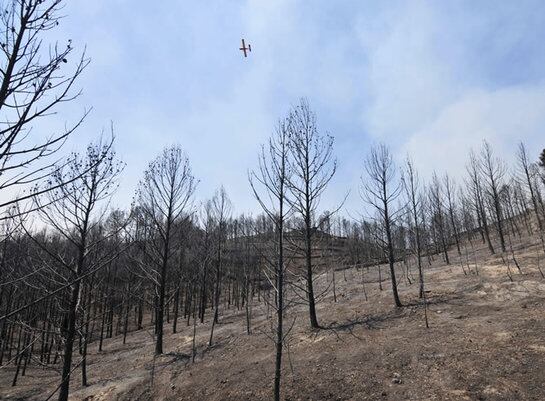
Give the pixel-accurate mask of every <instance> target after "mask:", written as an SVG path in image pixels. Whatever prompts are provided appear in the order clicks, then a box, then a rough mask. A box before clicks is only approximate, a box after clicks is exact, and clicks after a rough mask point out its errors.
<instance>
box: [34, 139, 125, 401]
mask: <svg viewBox="0 0 545 401" xmlns="http://www.w3.org/2000/svg"><path fill="white" fill-rule="evenodd" d="M112 142H113V139H112V141H111V142H108V143H102V142H99V143H98V144H93V145H89V146H88V147H87V151H86V154H85V155H83V156H81V155H77V154H76V155H74V156H73V157H70V158H69V162H68V163H65V164H63V165H62V166H61V167H60V168H59V169H57V170H56V171H55V173H54V174H53V175H52V176H51V177H50V178H48V179H47V183H46V184H45V186H46V188H50V190H49V191H47V192H45V193H44V194H43V195H42V196H40V197H36V198H34V200H35V203H36V209H37V210H39V211H40V215H41V217H42V219H43V221H44V222H45V223H46V224H47V225H48V226H49V227H51V228H52V229H53V230H54V231H55V232H56V233H57V234H58V235H60V236H61V237H62V238H64V240H65V241H66V242H67V244H69V247H68V248H67V249H66V250H63V251H62V252H61V253H57V252H56V251H55V250H51V249H48V248H47V244H42V243H40V242H37V243H38V244H39V245H40V247H41V248H42V249H43V250H44V251H45V253H46V256H47V257H48V258H51V262H50V263H51V264H50V266H51V268H53V267H52V266H60V268H61V271H58V272H56V274H55V275H54V277H57V279H59V278H60V279H61V280H62V281H61V282H60V283H59V284H61V285H62V287H61V288H63V287H66V289H67V290H69V292H68V293H66V297H65V299H63V300H62V303H61V305H63V307H64V308H65V312H64V321H63V327H62V333H63V337H64V354H63V355H64V357H63V368H62V381H61V385H60V388H59V398H58V399H59V401H66V400H67V399H68V392H69V386H70V375H71V372H72V351H73V348H74V339H75V336H76V331H77V330H78V329H77V327H76V322H77V321H78V316H79V315H80V314H81V313H84V312H85V310H84V309H83V306H82V305H83V303H84V300H83V299H82V295H81V291H82V288H83V285H84V283H85V277H89V276H90V275H91V274H93V273H94V272H96V271H98V269H100V268H102V267H104V266H105V265H106V264H107V262H108V261H109V260H111V258H112V257H113V255H112V254H110V253H106V252H99V250H98V248H99V247H100V246H101V245H102V244H103V243H104V240H105V237H104V236H102V235H93V231H96V229H97V227H99V225H100V224H101V219H102V216H103V214H104V213H105V209H102V210H99V209H98V207H99V206H100V203H101V202H107V201H108V200H109V199H110V197H111V195H112V193H113V192H114V191H115V189H116V188H117V185H118V178H119V174H120V173H121V171H122V170H123V164H122V163H120V162H119V161H117V159H116V157H115V153H114V152H113V150H112ZM74 178H77V179H75V180H74ZM65 182H69V184H64V185H59V184H60V183H65ZM27 233H28V231H27ZM71 255H74V256H73V257H71ZM91 255H94V256H95V257H94V258H91ZM114 255H117V251H115V252H114ZM79 330H82V329H81V328H80V329H79ZM84 341H87V340H86V339H85V338H84ZM80 364H81V366H82V371H83V375H82V378H83V380H82V382H83V384H84V385H85V384H86V380H87V379H86V373H85V372H86V370H85V367H86V355H85V354H84V355H82V361H81V362H80Z"/></svg>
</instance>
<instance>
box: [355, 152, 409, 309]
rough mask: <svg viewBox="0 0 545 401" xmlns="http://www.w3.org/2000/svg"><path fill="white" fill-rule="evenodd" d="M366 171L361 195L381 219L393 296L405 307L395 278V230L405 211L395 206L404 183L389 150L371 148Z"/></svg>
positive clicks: (399, 305)
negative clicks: (393, 229)
mask: <svg viewBox="0 0 545 401" xmlns="http://www.w3.org/2000/svg"><path fill="white" fill-rule="evenodd" d="M364 169H365V173H366V177H365V179H364V177H362V178H361V183H362V184H361V187H360V194H361V197H362V199H363V200H364V201H365V202H367V203H368V204H369V205H371V206H372V207H373V208H374V209H375V211H376V213H377V214H378V216H379V222H380V223H381V225H382V227H383V229H384V232H385V234H386V241H384V243H383V248H384V249H385V254H386V255H387V258H388V264H389V265H390V279H391V282H392V293H393V296H394V302H395V305H396V306H397V307H401V306H402V304H401V301H400V300H399V294H398V291H397V281H396V276H395V267H394V265H395V254H394V244H393V239H392V227H393V225H394V223H395V222H396V221H397V220H398V219H399V218H400V217H401V213H402V212H403V208H398V209H397V210H396V209H394V202H395V201H396V199H397V198H398V197H399V195H400V194H401V191H402V186H401V183H400V182H399V181H398V179H397V176H396V168H395V166H394V161H393V159H392V155H391V154H390V151H389V150H388V148H387V147H386V146H385V145H383V144H380V145H378V146H377V147H373V148H371V151H370V153H369V155H368V157H367V159H366V160H365V163H364Z"/></svg>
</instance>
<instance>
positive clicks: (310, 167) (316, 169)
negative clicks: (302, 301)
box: [287, 99, 337, 328]
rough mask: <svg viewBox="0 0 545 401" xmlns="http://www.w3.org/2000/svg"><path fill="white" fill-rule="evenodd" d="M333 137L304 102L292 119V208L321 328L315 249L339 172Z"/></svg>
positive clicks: (314, 320)
mask: <svg viewBox="0 0 545 401" xmlns="http://www.w3.org/2000/svg"><path fill="white" fill-rule="evenodd" d="M333 141H334V140H333V137H332V136H330V135H322V134H321V133H320V132H319V131H318V128H317V124H316V116H315V114H314V113H313V112H312V110H311V109H310V106H309V104H308V102H307V101H306V100H305V99H302V100H301V102H300V104H299V105H297V106H295V107H294V108H293V109H292V111H291V112H290V115H289V151H290V157H289V164H290V170H291V173H292V174H291V175H290V179H289V180H288V182H287V184H288V188H289V190H290V193H291V195H292V196H291V197H290V198H289V202H290V205H291V206H292V207H293V209H294V211H296V212H297V214H298V215H299V216H300V217H301V219H302V221H303V233H304V245H303V247H302V248H303V252H302V253H303V254H304V257H305V268H306V272H305V275H304V276H305V279H306V298H307V300H308V307H309V318H310V325H311V327H313V328H318V327H320V326H319V323H318V317H317V315H316V299H315V293H314V284H313V269H314V265H313V260H312V249H313V245H314V242H315V241H316V235H315V234H316V230H317V228H318V226H319V225H320V223H319V222H317V221H316V216H317V214H318V206H319V203H320V198H321V195H322V194H323V192H324V190H325V189H326V187H327V185H328V184H329V182H330V181H331V179H332V178H333V175H334V174H335V171H336V170H337V161H336V160H335V159H334V158H333Z"/></svg>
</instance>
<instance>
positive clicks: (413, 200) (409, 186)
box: [403, 158, 425, 298]
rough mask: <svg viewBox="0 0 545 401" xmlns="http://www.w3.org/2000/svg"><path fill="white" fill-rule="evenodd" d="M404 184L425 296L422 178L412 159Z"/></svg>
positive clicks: (422, 293) (404, 176) (420, 294)
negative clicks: (421, 221)
mask: <svg viewBox="0 0 545 401" xmlns="http://www.w3.org/2000/svg"><path fill="white" fill-rule="evenodd" d="M403 186H404V188H405V193H406V196H407V199H408V200H409V205H410V217H411V219H412V224H413V225H414V236H415V253H416V260H417V263H418V278H419V283H420V288H419V297H420V298H423V297H424V295H425V294H424V273H423V270H422V244H421V239H420V237H421V227H420V226H421V224H420V217H419V216H420V214H421V212H420V208H421V207H422V201H421V199H420V195H419V192H418V191H419V186H420V180H419V177H418V173H417V171H416V169H415V168H414V165H413V162H412V161H411V159H409V158H407V161H406V162H405V169H404V174H403Z"/></svg>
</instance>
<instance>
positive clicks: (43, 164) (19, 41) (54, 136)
mask: <svg viewBox="0 0 545 401" xmlns="http://www.w3.org/2000/svg"><path fill="white" fill-rule="evenodd" d="M63 3H64V2H63V1H62V0H7V1H4V2H2V4H1V5H0V47H1V51H0V53H1V54H2V55H3V56H4V57H3V60H2V61H0V74H1V77H2V83H1V85H0V114H1V120H2V122H1V123H0V175H1V176H2V180H1V181H0V190H2V192H5V191H6V190H7V191H11V192H12V193H13V195H12V197H11V198H10V199H6V200H4V201H3V202H2V203H0V208H2V207H6V206H8V205H13V204H14V203H15V202H21V201H23V200H27V199H32V198H33V197H35V196H38V195H40V194H42V193H44V192H47V191H53V190H55V189H56V188H58V187H60V186H62V185H64V184H65V183H66V182H65V181H60V182H57V184H56V185H57V186H56V187H51V186H47V185H40V184H43V182H44V181H46V180H44V178H45V177H47V176H48V175H50V174H51V173H52V169H53V168H54V167H55V165H56V160H53V159H52V157H53V156H54V154H55V153H56V152H57V151H58V150H59V149H60V148H61V147H62V145H63V144H64V143H65V141H66V139H67V138H68V136H69V135H70V134H72V133H73V132H74V131H75V130H76V128H77V127H78V126H79V125H80V124H81V122H82V121H83V118H84V117H85V116H86V115H87V112H86V111H85V112H83V116H82V117H81V118H80V119H79V120H78V121H76V122H75V123H73V124H71V125H67V126H65V128H64V129H63V130H61V131H59V132H54V133H50V134H48V135H42V134H40V133H38V132H33V131H35V128H34V127H35V126H36V124H38V122H39V121H40V120H42V119H44V118H47V117H49V116H52V115H54V114H56V113H57V112H58V109H59V106H61V105H62V104H63V103H67V102H70V101H72V100H74V99H75V98H76V97H78V96H79V94H80V92H78V91H74V90H73V87H74V84H75V82H76V80H77V78H78V77H79V76H80V75H81V73H82V72H83V70H84V69H85V67H86V66H87V65H88V60H87V59H86V58H85V56H84V55H82V56H80V57H79V58H77V59H76V61H75V66H74V68H73V70H72V71H68V70H67V69H68V68H69V67H68V66H69V65H70V63H69V61H70V60H71V57H72V56H73V48H72V45H71V41H69V42H68V43H67V44H65V45H62V46H61V45H59V44H58V43H56V44H54V45H50V46H49V47H48V48H46V45H45V44H44V39H46V38H47V37H48V36H49V35H50V33H49V32H50V31H52V30H53V29H54V28H55V27H56V26H57V25H59V23H60V21H61V15H60V14H59V13H60V11H61V9H62V7H63ZM97 162H98V161H97ZM82 173H83V172H82ZM77 178H78V177H72V178H71V179H72V180H73V181H75V180H77ZM64 179H65V180H67V179H69V178H68V177H65V178H64ZM29 186H32V190H28V189H27V190H26V192H25V193H23V194H19V195H18V196H15V194H16V192H17V191H18V190H19V189H24V188H28V187H29Z"/></svg>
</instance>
